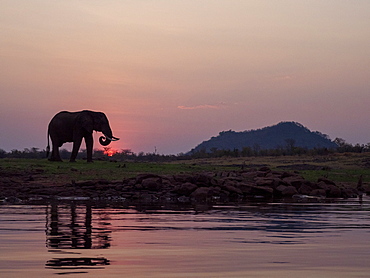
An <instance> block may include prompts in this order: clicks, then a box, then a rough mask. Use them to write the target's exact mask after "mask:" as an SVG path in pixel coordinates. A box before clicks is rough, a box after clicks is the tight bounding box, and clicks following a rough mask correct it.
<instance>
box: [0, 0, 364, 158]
mask: <svg viewBox="0 0 370 278" xmlns="http://www.w3.org/2000/svg"><path fill="white" fill-rule="evenodd" d="M369 26H370V2H369V1H365V0H355V1H344V0H326V1H322V0H311V1H303V0H302V1H300V0H299V1H297V0H281V1H265V0H255V1H252V0H251V1H246V0H240V1H236V0H230V1H226V0H223V1H221V0H208V1H205V0H189V1H182V0H181V1H180V0H167V1H166V0H162V1H161V0H158V1H149V0H143V1H125V0H108V1H87V0H86V1H84V0H83V1H46V0H38V1H36V0H28V1H17V0H5V1H2V2H1V9H0V46H1V48H0V65H1V67H0V96H1V102H0V127H1V133H0V148H1V149H4V150H6V151H10V150H11V149H19V150H23V149H24V148H30V147H37V148H40V149H44V148H45V147H46V144H47V143H46V129H47V125H48V123H49V121H50V119H51V118H52V117H53V115H54V114H56V113H57V112H59V111H62V110H67V111H79V110H83V109H89V110H94V111H103V112H105V113H106V115H107V116H108V118H109V120H110V123H111V127H112V129H113V133H114V135H115V136H117V137H120V138H121V140H120V141H117V142H113V143H112V144H111V146H112V148H115V149H118V150H120V149H131V150H132V151H134V152H141V151H143V152H153V151H154V148H156V149H157V152H158V153H163V154H178V153H180V152H187V151H189V150H190V149H191V148H193V147H195V146H196V145H197V144H199V143H201V142H202V141H204V140H208V139H209V138H210V137H212V136H216V135H217V134H218V133H219V132H220V131H223V130H229V129H232V130H235V131H243V130H250V129H257V128H262V127H264V126H269V125H273V124H276V123H278V122H280V121H296V122H299V123H301V124H303V125H304V126H306V127H307V128H309V129H311V130H314V131H315V130H318V131H320V132H322V133H326V134H328V135H329V136H330V138H331V139H334V138H335V137H341V138H343V139H345V140H346V141H347V142H350V143H352V144H355V143H360V144H367V143H369V142H370V28H369ZM95 147H96V148H101V146H100V145H99V144H98V142H97V141H95Z"/></svg>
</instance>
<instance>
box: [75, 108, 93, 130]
mask: <svg viewBox="0 0 370 278" xmlns="http://www.w3.org/2000/svg"><path fill="white" fill-rule="evenodd" d="M76 126H77V128H82V129H85V130H86V131H87V132H88V133H92V132H93V129H94V121H93V118H92V116H91V115H90V114H89V113H88V112H87V111H82V112H81V114H80V115H78V117H77V121H76Z"/></svg>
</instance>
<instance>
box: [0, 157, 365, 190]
mask: <svg viewBox="0 0 370 278" xmlns="http://www.w3.org/2000/svg"><path fill="white" fill-rule="evenodd" d="M302 165H303V166H304V165H306V166H307V165H308V166H317V167H320V168H321V169H314V170H310V169H305V167H303V169H302ZM241 166H244V168H246V169H248V168H252V167H256V168H259V167H262V166H267V167H270V168H271V169H273V170H278V171H294V170H297V171H298V172H299V173H300V174H301V175H302V176H303V177H304V178H305V179H307V180H310V181H317V179H318V178H319V177H322V176H324V177H327V178H329V179H331V180H333V181H335V182H346V183H357V181H358V179H359V177H360V176H361V175H362V176H363V182H364V183H370V153H364V154H335V155H328V156H281V157H239V158H214V159H196V160H183V161H173V162H169V163H155V162H140V163H139V162H108V161H95V162H94V163H86V162H85V161H82V160H80V161H77V162H75V163H70V162H63V163H59V162H49V161H47V160H43V159H0V173H1V175H5V176H13V177H14V176H17V175H18V176H20V175H35V174H37V175H38V176H39V177H40V176H41V177H42V178H43V179H44V180H45V181H48V182H52V183H61V182H64V183H65V182H69V181H71V180H75V181H79V180H96V179H107V180H122V179H126V178H130V177H133V176H136V175H138V174H142V173H153V174H162V175H164V174H176V173H192V172H200V171H221V170H236V169H241ZM297 166H301V168H299V167H298V168H297Z"/></svg>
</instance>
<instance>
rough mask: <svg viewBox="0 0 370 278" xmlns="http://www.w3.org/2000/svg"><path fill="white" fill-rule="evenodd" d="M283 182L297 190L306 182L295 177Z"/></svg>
mask: <svg viewBox="0 0 370 278" xmlns="http://www.w3.org/2000/svg"><path fill="white" fill-rule="evenodd" d="M283 182H285V183H286V184H287V185H292V186H294V187H295V188H299V187H300V186H301V185H302V183H304V182H305V179H304V178H303V177H301V176H298V175H295V176H289V177H285V178H283Z"/></svg>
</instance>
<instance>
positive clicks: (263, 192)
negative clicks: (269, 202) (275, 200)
mask: <svg viewBox="0 0 370 278" xmlns="http://www.w3.org/2000/svg"><path fill="white" fill-rule="evenodd" d="M273 192H274V189H273V188H271V187H268V186H257V185H252V186H251V191H250V193H251V195H258V196H264V197H271V196H272V195H273Z"/></svg>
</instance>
